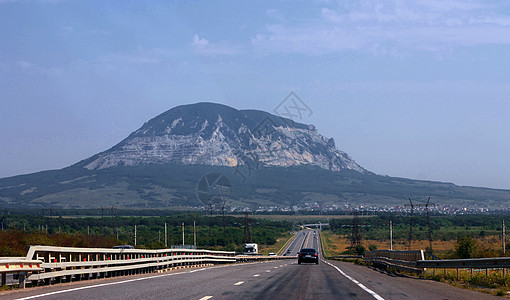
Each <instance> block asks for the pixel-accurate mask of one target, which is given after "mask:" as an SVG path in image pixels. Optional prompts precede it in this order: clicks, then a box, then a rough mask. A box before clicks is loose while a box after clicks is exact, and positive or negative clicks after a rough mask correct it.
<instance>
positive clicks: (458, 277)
mask: <svg viewBox="0 0 510 300" xmlns="http://www.w3.org/2000/svg"><path fill="white" fill-rule="evenodd" d="M459 279H460V272H459V268H457V280H459Z"/></svg>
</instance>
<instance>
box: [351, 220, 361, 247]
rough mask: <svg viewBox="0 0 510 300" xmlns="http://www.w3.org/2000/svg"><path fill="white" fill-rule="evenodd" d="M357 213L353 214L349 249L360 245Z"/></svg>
mask: <svg viewBox="0 0 510 300" xmlns="http://www.w3.org/2000/svg"><path fill="white" fill-rule="evenodd" d="M359 213H360V212H359V211H355V212H353V213H352V214H353V218H352V235H351V249H354V248H356V246H358V245H361V232H360V230H359V227H360V224H359Z"/></svg>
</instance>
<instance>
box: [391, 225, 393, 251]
mask: <svg viewBox="0 0 510 300" xmlns="http://www.w3.org/2000/svg"><path fill="white" fill-rule="evenodd" d="M390 250H393V224H392V222H391V220H390Z"/></svg>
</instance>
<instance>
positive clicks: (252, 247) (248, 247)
mask: <svg viewBox="0 0 510 300" xmlns="http://www.w3.org/2000/svg"><path fill="white" fill-rule="evenodd" d="M258 253H259V245H257V244H253V243H250V244H244V254H248V255H256V254H258Z"/></svg>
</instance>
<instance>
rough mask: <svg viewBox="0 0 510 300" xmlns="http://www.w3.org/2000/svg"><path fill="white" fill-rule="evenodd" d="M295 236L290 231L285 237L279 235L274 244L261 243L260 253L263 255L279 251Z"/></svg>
mask: <svg viewBox="0 0 510 300" xmlns="http://www.w3.org/2000/svg"><path fill="white" fill-rule="evenodd" d="M293 236H294V235H293V234H290V233H288V234H287V235H285V236H284V237H279V238H278V239H276V243H275V244H274V245H259V247H260V248H259V253H261V254H263V255H268V254H269V253H277V252H278V250H280V249H281V248H282V247H283V246H284V245H285V244H286V243H287V241H288V240H289V239H290V238H292V237H293Z"/></svg>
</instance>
